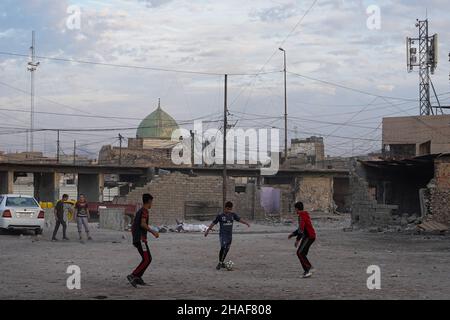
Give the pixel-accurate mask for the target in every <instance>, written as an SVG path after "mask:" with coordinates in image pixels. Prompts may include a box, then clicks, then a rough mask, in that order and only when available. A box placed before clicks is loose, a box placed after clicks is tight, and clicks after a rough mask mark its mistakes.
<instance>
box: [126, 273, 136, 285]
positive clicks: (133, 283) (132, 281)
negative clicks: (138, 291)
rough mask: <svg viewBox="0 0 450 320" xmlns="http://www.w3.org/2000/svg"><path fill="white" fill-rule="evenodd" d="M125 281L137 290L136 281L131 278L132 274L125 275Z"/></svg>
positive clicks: (134, 278) (133, 277)
mask: <svg viewBox="0 0 450 320" xmlns="http://www.w3.org/2000/svg"><path fill="white" fill-rule="evenodd" d="M127 280H128V282H129V283H130V284H131V285H132V286H133V287H135V288H137V281H136V277H135V276H133V275H132V274H129V275H127Z"/></svg>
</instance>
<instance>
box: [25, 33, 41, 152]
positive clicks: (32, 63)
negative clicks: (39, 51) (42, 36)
mask: <svg viewBox="0 0 450 320" xmlns="http://www.w3.org/2000/svg"><path fill="white" fill-rule="evenodd" d="M38 66H39V62H37V61H36V52H35V42H34V30H33V31H32V32H31V47H30V61H29V62H28V67H27V69H28V71H30V74H31V93H30V94H31V108H30V109H31V110H30V140H29V150H27V151H31V152H32V151H33V149H34V141H33V133H34V72H35V71H36V69H37V67H38ZM27 140H28V139H27ZM27 145H28V143H27ZM27 149H28V147H27Z"/></svg>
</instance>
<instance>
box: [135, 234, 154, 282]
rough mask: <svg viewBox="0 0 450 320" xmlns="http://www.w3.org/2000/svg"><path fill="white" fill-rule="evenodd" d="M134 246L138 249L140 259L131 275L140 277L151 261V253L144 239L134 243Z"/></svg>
mask: <svg viewBox="0 0 450 320" xmlns="http://www.w3.org/2000/svg"><path fill="white" fill-rule="evenodd" d="M134 246H135V247H136V248H137V249H138V251H139V254H140V255H141V257H142V261H141V262H140V263H139V265H138V266H137V267H136V269H135V270H134V271H133V276H135V277H142V276H143V274H144V272H145V270H147V268H148V266H149V265H150V263H151V262H152V255H151V254H150V250H149V248H148V245H147V242H146V241H140V242H137V243H134Z"/></svg>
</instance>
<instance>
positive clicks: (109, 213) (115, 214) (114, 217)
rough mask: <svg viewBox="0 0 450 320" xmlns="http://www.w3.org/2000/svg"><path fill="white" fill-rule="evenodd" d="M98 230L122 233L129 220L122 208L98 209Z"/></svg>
mask: <svg viewBox="0 0 450 320" xmlns="http://www.w3.org/2000/svg"><path fill="white" fill-rule="evenodd" d="M99 216H100V220H99V228H101V229H110V230H117V231H124V230H125V228H126V227H127V226H128V222H129V220H130V218H129V217H128V216H125V209H124V208H108V209H102V208H100V209H99Z"/></svg>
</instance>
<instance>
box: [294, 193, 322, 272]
mask: <svg viewBox="0 0 450 320" xmlns="http://www.w3.org/2000/svg"><path fill="white" fill-rule="evenodd" d="M295 211H296V213H297V215H298V229H297V230H295V231H294V232H292V233H291V234H290V235H289V237H288V239H291V238H292V237H295V236H296V237H297V240H296V241H295V247H296V248H298V249H297V257H298V259H299V260H300V263H301V265H302V267H303V270H304V271H305V272H304V273H303V278H309V277H311V276H312V272H311V270H312V265H311V263H310V262H309V260H308V258H307V257H306V256H307V255H308V251H309V247H310V246H311V245H312V244H313V242H314V240H316V231H315V230H314V227H313V226H312V223H311V218H310V217H309V213H308V211H304V210H303V203H302V202H300V201H299V202H297V203H296V204H295ZM300 240H301V242H300ZM299 243H300V246H299Z"/></svg>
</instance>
